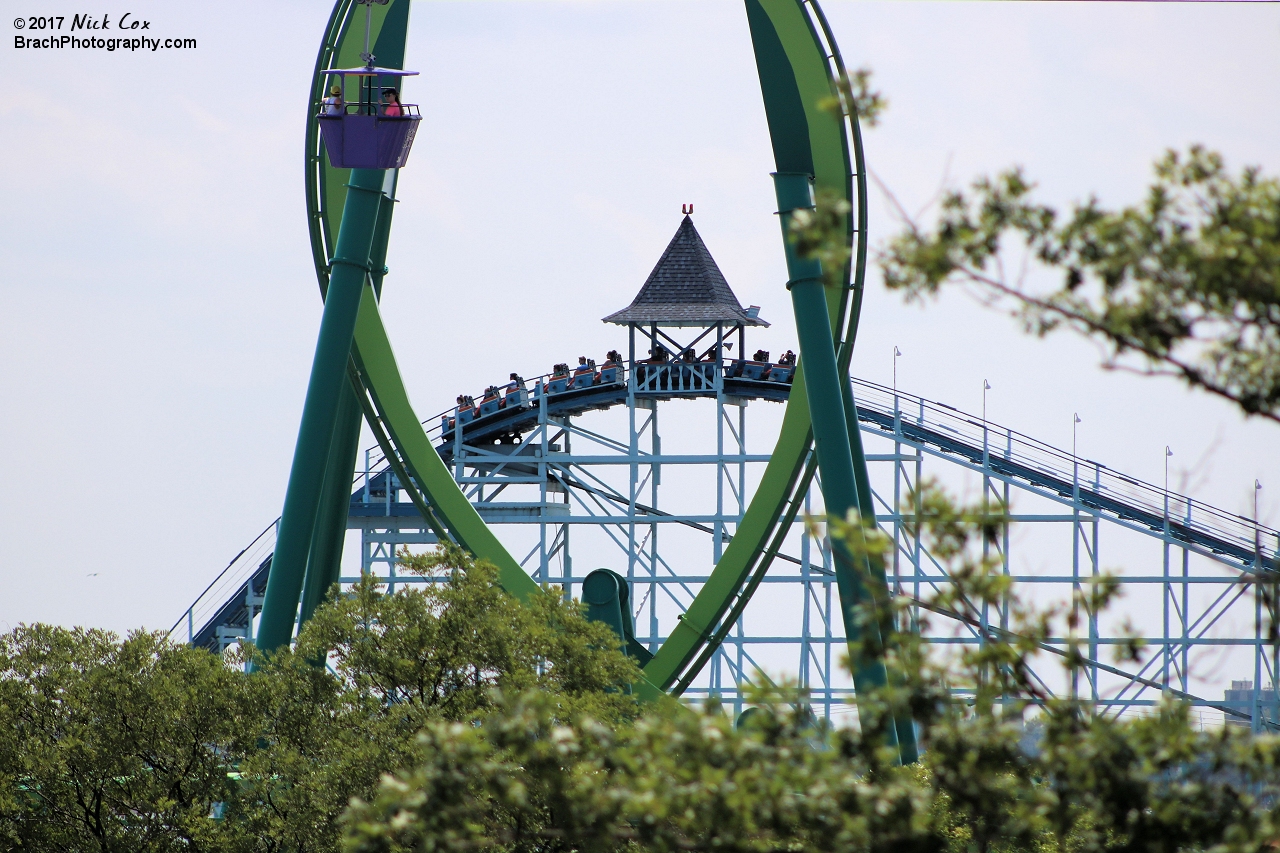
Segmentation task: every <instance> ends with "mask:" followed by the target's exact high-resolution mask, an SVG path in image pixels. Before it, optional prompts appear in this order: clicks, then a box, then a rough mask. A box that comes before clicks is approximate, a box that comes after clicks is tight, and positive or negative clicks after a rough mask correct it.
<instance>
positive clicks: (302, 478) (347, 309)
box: [257, 169, 383, 652]
mask: <svg viewBox="0 0 1280 853" xmlns="http://www.w3.org/2000/svg"><path fill="white" fill-rule="evenodd" d="M382 181H383V172H382V171H381V170H377V169H354V170H352V172H351V181H350V183H349V184H348V187H349V189H348V190H347V200H346V204H345V206H344V207H343V211H342V225H341V228H340V229H339V231H338V243H337V247H336V249H335V252H334V257H333V259H332V260H331V262H330V263H331V265H332V271H331V273H330V275H329V288H328V291H327V292H326V293H325V300H324V314H323V316H322V318H321V320H320V334H319V336H318V339H317V341H316V354H315V359H314V360H313V361H312V363H311V380H310V382H309V383H308V384H307V396H306V401H305V402H304V403H303V406H302V424H301V426H299V428H298V442H297V445H296V446H295V448H294V451H293V465H292V466H291V468H290V469H289V485H288V488H287V489H286V491H285V499H284V510H283V512H281V514H280V526H279V529H278V531H277V534H276V551H275V556H274V557H273V558H272V561H271V574H270V575H269V576H268V579H267V593H266V598H265V601H264V602H263V605H262V621H261V623H260V624H259V625H258V637H257V644H258V648H260V649H262V650H263V651H267V652H270V651H274V650H275V649H277V648H279V647H280V646H282V645H286V644H288V642H289V640H290V638H291V637H292V636H293V624H294V619H295V616H296V614H297V612H298V602H299V595H300V594H301V592H302V583H303V576H304V574H305V572H306V566H307V555H308V553H309V552H310V549H311V541H312V534H313V531H314V528H315V524H316V516H317V512H318V510H319V506H320V495H321V491H322V489H323V486H324V477H325V468H326V465H327V463H328V460H329V454H330V446H331V444H332V442H333V438H334V432H335V427H336V426H337V422H338V410H339V407H340V402H341V398H342V392H343V390H344V388H345V387H349V386H348V385H347V361H348V359H349V358H350V356H351V343H352V340H353V336H354V333H355V326H356V314H357V312H358V311H359V308H360V294H361V291H362V290H363V288H364V285H365V278H366V273H367V271H368V267H369V251H370V248H371V247H372V244H373V232H374V227H375V225H376V223H377V218H378V207H379V200H380V199H381V198H382Z"/></svg>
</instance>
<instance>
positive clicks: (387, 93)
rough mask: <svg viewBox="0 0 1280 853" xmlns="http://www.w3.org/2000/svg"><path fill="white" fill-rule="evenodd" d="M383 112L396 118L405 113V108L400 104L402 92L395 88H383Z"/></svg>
mask: <svg viewBox="0 0 1280 853" xmlns="http://www.w3.org/2000/svg"><path fill="white" fill-rule="evenodd" d="M382 114H383V115H384V116H392V117H394V118H399V117H400V116H402V115H404V108H403V107H402V106H400V94H399V93H398V92H396V90H395V89H383V90H382Z"/></svg>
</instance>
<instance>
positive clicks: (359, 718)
mask: <svg viewBox="0 0 1280 853" xmlns="http://www.w3.org/2000/svg"><path fill="white" fill-rule="evenodd" d="M400 565H401V566H402V568H404V569H406V570H408V571H410V572H416V573H418V574H420V575H422V576H423V577H424V579H428V580H429V581H430V582H428V583H419V584H407V585H406V586H403V587H402V588H401V589H400V590H398V591H397V592H395V593H394V594H388V593H386V592H385V591H383V590H382V588H381V586H382V585H381V584H380V583H379V582H378V581H377V580H376V579H374V578H372V577H365V578H363V579H362V580H361V581H360V582H359V583H357V584H356V585H355V586H354V587H353V588H352V589H351V590H350V591H349V592H347V593H346V594H343V595H337V594H336V592H335V595H334V596H333V601H332V603H330V604H328V605H327V606H325V607H323V608H320V609H318V610H317V611H316V614H315V616H314V617H313V619H312V620H311V621H309V622H308V623H307V624H306V625H305V626H304V627H303V629H302V631H301V632H300V633H299V636H298V640H297V643H296V646H295V647H294V648H293V649H292V650H283V651H281V652H279V653H277V654H275V655H273V656H272V657H271V658H270V659H268V660H265V661H262V662H261V663H260V666H259V668H258V670H257V673H256V674H255V678H256V679H257V680H258V681H259V682H260V683H261V689H262V690H264V691H265V692H266V693H267V694H268V697H269V698H268V699H267V701H266V703H265V704H266V707H267V713H266V714H265V715H264V719H265V728H264V729H263V731H262V735H261V737H262V741H261V745H260V748H259V749H257V750H255V751H254V752H253V753H252V754H250V755H247V756H246V757H245V759H244V761H243V762H242V763H241V765H240V773H241V780H242V785H243V792H242V798H243V799H244V801H245V802H246V808H247V809H248V810H247V811H246V812H245V814H244V815H243V819H244V820H245V821H247V822H248V823H249V824H251V825H253V826H254V827H255V831H256V832H259V833H261V834H262V835H265V836H267V837H271V838H276V839H279V842H280V844H281V845H282V847H283V849H288V850H291V851H309V850H329V849H333V847H334V845H335V844H336V842H337V838H338V828H337V821H338V818H339V816H340V815H341V813H342V811H343V809H345V808H346V807H347V804H348V803H349V802H350V801H351V799H352V798H353V797H369V796H372V794H373V792H374V791H375V790H376V788H377V784H378V781H379V779H380V778H381V776H382V775H383V774H385V773H390V772H392V771H394V770H396V769H397V768H399V767H401V766H403V765H404V764H405V763H406V761H407V760H408V759H409V758H410V757H411V756H412V755H414V754H415V753H414V751H413V739H414V735H415V734H416V733H417V732H418V731H419V730H420V729H422V727H423V726H425V725H427V724H429V723H432V722H437V721H438V722H442V723H458V724H462V725H464V726H465V725H471V724H472V723H473V722H475V721H477V720H480V719H483V718H484V717H485V716H486V715H487V714H488V713H489V712H490V711H491V710H492V708H493V702H494V700H493V697H494V695H495V693H494V691H508V692H512V693H521V692H524V691H529V690H532V691H536V692H538V693H540V694H543V695H545V696H547V697H550V698H549V699H548V701H550V702H551V703H552V705H553V706H554V707H555V708H556V712H555V713H556V714H557V715H558V716H560V717H563V718H565V719H569V718H571V717H573V716H575V715H577V714H581V713H590V714H591V715H592V716H593V717H594V718H596V719H599V720H601V721H603V722H605V723H608V724H619V723H622V722H625V721H626V720H628V719H631V718H632V717H634V715H635V714H636V713H637V707H636V703H635V700H634V699H633V698H632V697H631V696H630V695H629V694H628V693H626V692H625V688H626V686H627V685H629V684H631V683H633V682H634V681H636V680H637V679H638V677H639V672H638V670H637V669H636V667H635V665H634V664H633V663H632V662H631V661H630V660H629V659H628V658H627V657H625V656H624V655H623V654H622V653H621V652H620V651H618V650H617V645H618V644H617V639H616V638H615V637H614V636H613V634H612V632H610V630H609V629H608V628H607V627H605V626H604V625H600V624H597V623H593V622H588V621H587V620H586V619H584V618H583V617H582V616H581V614H580V613H579V606H578V605H577V604H575V603H573V602H569V601H566V600H565V599H564V598H563V597H562V596H561V595H560V594H559V593H558V592H557V591H555V590H551V591H545V592H540V593H538V594H537V595H535V596H533V597H532V598H531V599H530V600H529V601H527V602H519V601H517V600H515V599H514V598H512V597H511V596H510V595H508V594H507V593H506V592H504V591H503V590H502V588H501V587H499V586H498V584H497V570H496V569H495V568H494V567H493V566H491V565H489V564H488V563H485V562H481V561H476V560H474V559H473V558H471V557H470V556H468V555H466V554H465V553H463V552H461V551H459V550H456V549H446V550H443V551H440V552H437V553H432V554H427V555H421V556H409V555H407V554H405V555H401V560H400ZM316 661H327V662H328V664H329V669H325V668H322V667H318V666H316V665H315V662H316ZM250 801H252V802H250Z"/></svg>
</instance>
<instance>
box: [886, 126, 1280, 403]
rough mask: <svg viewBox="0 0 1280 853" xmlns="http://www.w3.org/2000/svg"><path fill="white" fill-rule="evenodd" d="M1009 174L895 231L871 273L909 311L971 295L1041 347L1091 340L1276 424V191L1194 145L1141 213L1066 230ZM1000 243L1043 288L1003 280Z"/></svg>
mask: <svg viewBox="0 0 1280 853" xmlns="http://www.w3.org/2000/svg"><path fill="white" fill-rule="evenodd" d="M1033 189H1034V184H1032V183H1031V182H1030V181H1029V180H1028V179H1027V178H1026V176H1025V175H1024V174H1023V172H1022V170H1021V169H1011V170H1009V171H1006V172H1004V173H1002V174H1000V175H998V176H997V177H996V178H994V179H991V178H980V179H978V180H976V181H974V183H973V184H972V186H971V188H970V191H969V192H968V193H964V192H951V193H948V194H947V195H946V196H945V197H944V198H943V200H942V205H941V213H940V216H939V218H938V222H937V224H936V225H935V226H934V227H933V228H932V229H925V228H922V227H921V226H919V225H917V224H916V223H914V222H911V221H910V219H909V218H908V217H906V216H905V214H903V218H904V219H905V220H906V221H907V228H906V230H905V231H903V232H902V233H901V234H899V235H898V236H896V237H895V238H893V240H891V241H890V242H889V244H888V246H887V248H886V249H885V251H884V252H883V254H882V256H881V259H880V263H881V267H882V268H883V271H884V278H885V284H886V285H887V286H888V287H889V288H890V289H899V290H902V291H904V292H905V293H906V294H907V295H908V297H909V298H921V297H924V296H927V295H933V294H936V293H937V292H938V291H939V289H940V288H941V287H942V286H943V285H944V284H947V283H963V284H967V285H970V286H976V287H977V288H978V289H979V290H980V291H981V292H982V293H983V294H984V295H985V296H987V297H990V300H991V301H992V302H993V303H996V304H1004V305H1008V306H1010V307H1011V309H1012V311H1013V313H1014V314H1015V315H1016V316H1018V317H1019V318H1021V320H1022V321H1023V323H1024V324H1025V326H1026V328H1027V329H1028V330H1030V331H1032V332H1034V333H1035V334H1039V335H1044V334H1047V333H1048V332H1050V331H1052V330H1054V329H1057V328H1063V327H1065V328H1070V329H1073V330H1075V331H1076V332H1078V333H1080V334H1082V335H1086V336H1088V337H1091V338H1093V339H1095V340H1097V341H1100V342H1101V343H1102V344H1103V345H1104V347H1105V348H1106V351H1107V359H1106V362H1105V364H1106V366H1107V367H1111V368H1121V369H1129V370H1141V371H1142V372H1145V373H1151V374H1163V375H1174V376H1178V377H1180V378H1181V379H1182V380H1183V381H1184V382H1186V383H1187V384H1188V385H1190V386H1192V387H1195V388H1200V389H1202V390H1205V391H1208V392H1210V393H1212V394H1216V395H1218V396H1221V397H1224V398H1226V399H1228V400H1231V401H1233V402H1234V403H1236V404H1237V405H1238V406H1239V407H1240V409H1241V410H1242V411H1244V412H1245V413H1246V414H1251V415H1254V414H1256V415H1262V416H1264V417H1267V418H1269V419H1272V420H1280V180H1277V179H1276V178H1268V177H1264V176H1263V175H1262V173H1261V171H1260V170H1259V169H1257V168H1255V167H1249V168H1245V169H1244V170H1242V171H1241V172H1240V173H1239V175H1232V174H1231V173H1229V172H1228V171H1227V169H1226V166H1225V165H1224V162H1223V159H1222V157H1221V155H1219V154H1217V153H1215V152H1212V151H1206V150H1205V149H1204V148H1201V147H1199V146H1194V147H1192V148H1191V149H1189V150H1188V151H1187V153H1186V154H1185V155H1181V154H1179V153H1177V152H1174V151H1169V152H1167V153H1166V154H1165V156H1164V157H1163V158H1161V159H1160V160H1159V161H1158V162H1157V163H1156V164H1155V182H1154V183H1153V184H1152V185H1151V187H1150V189H1149V190H1148V192H1147V198H1146V200H1145V201H1144V202H1143V203H1142V204H1140V205H1135V206H1132V207H1125V208H1121V209H1119V210H1116V211H1108V210H1106V209H1104V208H1103V207H1102V206H1101V205H1100V204H1099V202H1098V201H1097V199H1093V198H1091V199H1089V200H1088V201H1087V202H1085V203H1084V204H1079V205H1076V206H1074V207H1073V208H1072V209H1071V212H1070V213H1069V214H1068V215H1067V216H1065V217H1059V215H1058V214H1057V212H1056V211H1055V210H1054V209H1053V208H1051V207H1049V206H1047V205H1043V204H1039V203H1036V202H1034V201H1033V200H1032V199H1031V193H1032V190H1033ZM1008 237H1017V238H1020V239H1021V242H1022V244H1023V245H1024V246H1025V247H1026V249H1027V251H1028V252H1029V253H1030V255H1031V256H1032V257H1034V258H1035V259H1036V260H1037V261H1038V262H1039V263H1041V264H1042V265H1044V266H1046V267H1049V268H1053V269H1057V270H1059V271H1060V272H1061V274H1062V278H1061V283H1060V285H1059V286H1058V287H1057V288H1056V289H1046V288H1038V287H1033V286H1031V285H1029V284H1028V283H1027V281H1026V276H1025V274H1022V275H1018V276H1016V277H1011V276H1008V275H1006V273H1005V267H1004V261H1005V260H1006V258H1005V255H1004V253H1003V249H1004V248H1005V240H1006V238H1008Z"/></svg>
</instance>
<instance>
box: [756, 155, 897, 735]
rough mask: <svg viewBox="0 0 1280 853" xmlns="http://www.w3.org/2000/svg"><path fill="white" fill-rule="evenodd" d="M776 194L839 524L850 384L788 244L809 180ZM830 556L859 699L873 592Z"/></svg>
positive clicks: (808, 274) (808, 265) (820, 451)
mask: <svg viewBox="0 0 1280 853" xmlns="http://www.w3.org/2000/svg"><path fill="white" fill-rule="evenodd" d="M774 187H775V189H776V191H777V197H778V212H779V219H780V221H781V226H782V234H783V242H784V244H785V246H786V258H787V272H788V274H789V276H790V280H789V281H788V282H787V288H788V289H789V290H790V291H791V304H792V308H793V310H794V312H795V318H796V336H797V339H798V342H799V346H800V364H801V367H802V369H803V370H804V376H805V384H806V385H807V386H808V387H809V389H810V394H809V417H810V420H811V421H812V423H813V442H814V452H815V454H816V455H817V457H818V472H819V474H820V475H821V477H822V498H823V503H824V504H825V507H826V512H827V516H828V517H829V518H845V517H847V516H848V514H849V511H850V510H856V509H858V489H857V480H856V478H855V474H854V465H853V451H852V448H851V446H850V441H849V422H848V419H847V417H846V412H845V405H844V398H843V395H842V394H841V387H842V386H843V385H847V384H848V376H843V377H842V376H841V373H840V370H839V367H838V365H837V363H836V349H835V340H834V338H833V337H832V334H831V319H830V315H829V314H828V312H827V300H826V293H825V287H824V285H823V283H822V269H821V267H820V265H819V264H818V262H817V261H815V260H813V259H810V258H803V257H801V256H800V255H799V253H798V252H797V251H796V249H795V245H794V244H793V243H792V242H791V240H790V239H789V236H788V234H789V228H790V223H791V218H792V217H793V216H794V213H795V211H796V210H798V209H802V208H810V207H812V206H813V201H812V194H811V190H810V178H809V176H808V175H807V174H796V173H794V172H793V173H775V174H774ZM854 428H855V429H856V426H855V427H854ZM832 552H833V555H834V557H835V564H836V565H835V570H836V588H837V590H838V591H839V594H840V611H841V615H842V616H843V620H844V627H845V635H846V636H847V637H848V638H849V645H850V653H851V656H853V657H855V659H856V660H857V661H858V664H857V665H856V666H855V667H854V671H853V679H854V688H855V690H856V691H857V695H858V696H859V697H861V696H865V695H867V694H868V692H870V691H873V690H876V689H878V688H882V687H884V686H885V685H886V684H887V683H888V675H887V672H886V669H885V665H884V660H883V658H880V657H878V656H876V657H869V656H868V655H867V654H866V653H865V649H863V650H862V651H861V652H860V653H858V654H856V655H854V652H855V647H857V646H859V645H861V646H864V647H865V646H868V645H870V646H872V647H876V646H879V645H880V640H881V638H880V636H879V628H878V626H871V625H865V624H862V623H861V622H860V621H859V619H858V615H857V608H858V607H859V605H862V604H864V603H866V602H867V601H868V600H870V597H871V596H872V595H874V592H873V591H871V590H868V589H867V588H866V585H865V584H864V583H863V582H862V578H861V576H860V575H861V573H860V572H859V571H858V569H857V568H855V563H854V557H853V556H852V555H851V554H850V553H849V551H848V549H847V548H846V547H845V546H844V544H843V543H842V542H840V541H839V540H835V539H833V540H832ZM890 731H891V732H892V734H891V736H890V738H891V740H893V741H895V742H896V740H897V733H896V727H895V729H891V730H890Z"/></svg>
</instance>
